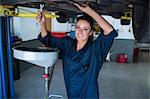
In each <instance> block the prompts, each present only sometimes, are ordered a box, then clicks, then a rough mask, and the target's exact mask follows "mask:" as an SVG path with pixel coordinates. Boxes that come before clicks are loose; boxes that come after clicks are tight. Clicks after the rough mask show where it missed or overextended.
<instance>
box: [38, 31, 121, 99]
mask: <svg viewBox="0 0 150 99" xmlns="http://www.w3.org/2000/svg"><path fill="white" fill-rule="evenodd" d="M117 35H118V33H117V32H116V30H115V29H113V31H112V32H111V33H110V34H108V35H104V34H103V33H101V34H100V35H99V36H98V37H97V39H96V40H95V41H93V40H91V39H89V40H88V42H87V43H86V45H85V46H84V47H83V48H82V49H81V50H79V51H76V46H77V40H76V39H71V38H67V37H66V38H55V37H52V36H51V35H50V33H48V34H47V35H46V36H45V37H44V38H42V37H41V35H40V34H39V36H38V39H39V40H40V41H41V42H42V43H43V44H45V45H46V46H55V47H57V48H59V49H61V50H62V52H63V53H62V54H63V55H62V63H63V73H64V80H65V85H66V89H67V95H68V98H69V99H99V92H98V82H97V78H98V75H99V71H100V69H101V67H102V64H103V61H104V59H105V57H106V56H107V53H108V51H109V50H110V48H111V45H112V43H113V40H114V38H115V37H116V36H117Z"/></svg>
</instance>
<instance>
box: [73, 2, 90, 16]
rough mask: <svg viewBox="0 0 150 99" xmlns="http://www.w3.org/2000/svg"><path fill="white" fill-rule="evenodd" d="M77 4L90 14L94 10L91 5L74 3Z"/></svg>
mask: <svg viewBox="0 0 150 99" xmlns="http://www.w3.org/2000/svg"><path fill="white" fill-rule="evenodd" d="M74 5H75V6H77V7H78V8H79V9H80V10H81V11H83V12H85V13H87V14H90V11H91V10H92V9H91V8H90V7H89V5H87V4H82V5H79V4H77V3H74Z"/></svg>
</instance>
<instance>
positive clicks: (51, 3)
mask: <svg viewBox="0 0 150 99" xmlns="http://www.w3.org/2000/svg"><path fill="white" fill-rule="evenodd" d="M74 2H77V3H79V4H84V3H88V4H89V5H90V6H91V7H92V8H93V9H95V10H96V11H97V12H98V13H100V14H105V15H111V16H113V17H115V18H120V16H121V15H122V13H123V12H124V11H128V10H129V9H133V29H134V35H135V38H136V40H137V41H139V42H150V38H149V37H150V29H149V28H150V25H149V9H150V7H149V0H144V1H143V0H24V1H23V0H0V4H5V5H20V6H26V7H33V8H39V5H40V3H45V7H44V9H46V10H49V11H59V12H64V13H66V14H67V15H68V16H70V17H72V16H74V15H75V14H78V13H81V12H80V10H78V9H77V8H76V7H75V6H74V5H73V3H74ZM135 24H136V25H135ZM137 24H138V25H137Z"/></svg>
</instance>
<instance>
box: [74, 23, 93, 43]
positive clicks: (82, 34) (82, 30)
mask: <svg viewBox="0 0 150 99" xmlns="http://www.w3.org/2000/svg"><path fill="white" fill-rule="evenodd" d="M91 35H92V31H91V26H90V23H89V22H87V21H86V20H79V21H78V22H77V23H76V29H75V36H76V39H77V40H78V41H87V40H88V38H89V36H91Z"/></svg>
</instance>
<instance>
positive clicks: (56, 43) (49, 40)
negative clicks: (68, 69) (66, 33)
mask: <svg viewBox="0 0 150 99" xmlns="http://www.w3.org/2000/svg"><path fill="white" fill-rule="evenodd" d="M38 39H39V40H40V41H41V42H42V43H43V44H44V45H45V46H47V47H57V48H59V49H62V50H65V48H66V46H69V39H67V38H56V37H53V36H51V35H50V33H48V34H47V35H46V36H45V37H42V36H41V34H39V35H38Z"/></svg>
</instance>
